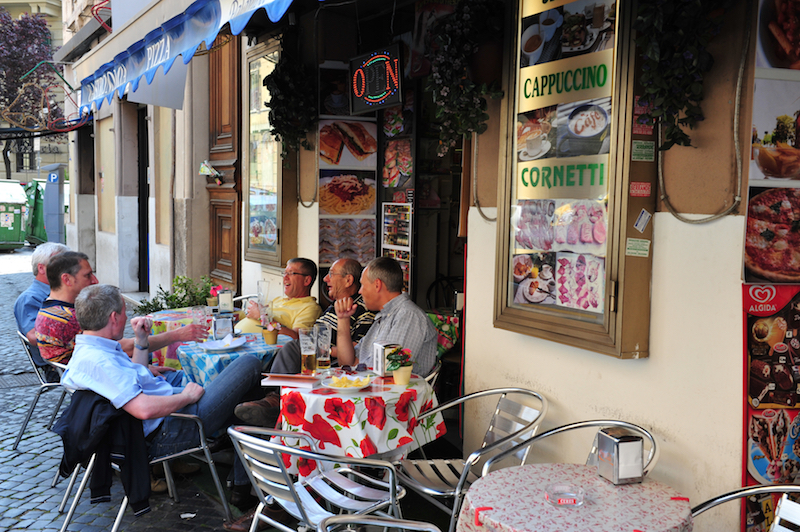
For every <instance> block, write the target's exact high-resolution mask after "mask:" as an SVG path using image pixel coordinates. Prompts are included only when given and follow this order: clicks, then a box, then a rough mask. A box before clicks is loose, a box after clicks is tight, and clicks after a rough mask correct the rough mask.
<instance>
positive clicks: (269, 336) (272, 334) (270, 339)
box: [261, 329, 278, 345]
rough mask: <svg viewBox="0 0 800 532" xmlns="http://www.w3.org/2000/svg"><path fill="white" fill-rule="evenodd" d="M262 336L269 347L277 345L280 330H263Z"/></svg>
mask: <svg viewBox="0 0 800 532" xmlns="http://www.w3.org/2000/svg"><path fill="white" fill-rule="evenodd" d="M261 336H263V337H264V343H265V344H267V345H275V344H277V343H278V329H275V330H274V331H268V330H267V329H261Z"/></svg>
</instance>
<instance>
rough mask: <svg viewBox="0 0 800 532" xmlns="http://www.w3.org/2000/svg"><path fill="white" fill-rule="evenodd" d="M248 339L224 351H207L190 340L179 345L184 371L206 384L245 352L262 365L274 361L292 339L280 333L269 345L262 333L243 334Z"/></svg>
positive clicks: (191, 378) (190, 377)
mask: <svg viewBox="0 0 800 532" xmlns="http://www.w3.org/2000/svg"><path fill="white" fill-rule="evenodd" d="M242 336H243V337H245V338H246V339H247V341H246V342H245V343H244V345H243V346H241V347H239V348H237V349H234V350H231V351H225V352H222V353H216V352H210V351H206V350H205V349H203V348H202V347H200V346H201V345H202V344H198V343H197V342H189V343H185V344H183V345H181V346H180V347H178V359H179V360H180V363H181V367H182V368H183V371H184V373H185V374H186V376H187V377H188V378H189V380H190V381H191V382H196V383H197V384H199V385H201V386H206V385H207V384H209V383H210V382H211V381H213V380H214V379H215V378H216V377H217V375H219V374H220V372H221V371H222V370H223V369H225V367H226V366H227V365H228V364H230V363H231V362H232V361H234V360H236V359H237V358H238V357H240V356H241V355H243V354H251V355H255V356H257V357H259V358H260V359H261V364H262V367H266V365H267V364H269V363H270V362H271V361H272V358H273V357H274V356H275V353H277V352H278V349H280V348H281V347H283V344H285V343H286V342H288V341H289V340H291V338H290V337H289V336H285V335H283V334H281V335H278V343H277V344H276V345H267V344H265V343H264V339H263V338H262V337H261V335H260V334H258V335H256V334H243V335H242Z"/></svg>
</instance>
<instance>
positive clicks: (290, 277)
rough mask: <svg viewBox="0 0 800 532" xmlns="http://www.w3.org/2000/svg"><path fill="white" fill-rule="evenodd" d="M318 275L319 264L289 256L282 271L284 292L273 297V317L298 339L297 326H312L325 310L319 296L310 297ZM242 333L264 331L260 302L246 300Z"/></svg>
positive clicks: (241, 325) (282, 331) (240, 327)
mask: <svg viewBox="0 0 800 532" xmlns="http://www.w3.org/2000/svg"><path fill="white" fill-rule="evenodd" d="M316 279H317V265H316V264H314V262H313V261H311V260H308V259H304V258H301V257H297V258H294V259H289V261H288V262H287V263H286V270H285V271H284V272H283V295H282V296H278V297H276V298H275V299H273V300H272V305H271V306H272V316H273V318H272V319H273V320H275V321H277V322H278V323H280V324H281V334H285V335H287V336H290V337H292V338H294V339H297V337H298V334H297V329H299V328H300V327H313V326H314V322H315V321H316V320H317V318H319V315H320V314H322V308H320V306H319V305H318V304H317V299H316V298H314V297H311V287H312V286H313V285H314V281H315V280H316ZM236 328H237V329H241V331H242V332H243V333H254V334H261V317H260V316H259V314H258V306H257V305H256V304H255V302H253V301H251V302H250V303H248V304H247V317H246V318H245V319H243V320H242V321H240V322H239V323H237V324H236Z"/></svg>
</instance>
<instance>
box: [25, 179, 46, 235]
mask: <svg viewBox="0 0 800 532" xmlns="http://www.w3.org/2000/svg"><path fill="white" fill-rule="evenodd" d="M25 194H27V196H28V218H27V221H26V222H25V233H26V234H27V240H28V242H30V243H31V244H33V245H34V246H38V245H39V244H43V243H45V242H47V231H45V228H44V189H43V188H42V184H41V183H38V182H36V181H31V182H30V183H28V184H27V185H26V186H25Z"/></svg>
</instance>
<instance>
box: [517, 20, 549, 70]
mask: <svg viewBox="0 0 800 532" xmlns="http://www.w3.org/2000/svg"><path fill="white" fill-rule="evenodd" d="M521 42H522V53H523V54H525V57H526V58H527V59H528V65H529V66H530V65H535V64H536V61H538V60H539V57H541V55H542V49H543V48H544V36H543V35H542V32H541V28H540V26H539V24H531V25H530V26H528V28H527V29H526V30H525V31H524V32H522V40H521Z"/></svg>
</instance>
